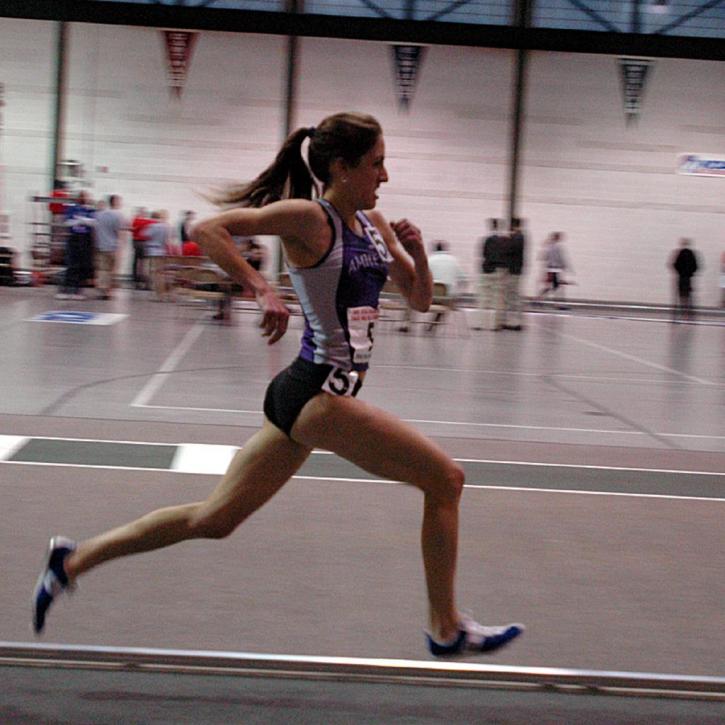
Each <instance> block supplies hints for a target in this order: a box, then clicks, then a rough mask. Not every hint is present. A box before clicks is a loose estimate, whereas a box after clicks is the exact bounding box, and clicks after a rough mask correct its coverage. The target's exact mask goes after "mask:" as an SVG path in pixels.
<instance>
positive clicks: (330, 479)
mask: <svg viewBox="0 0 725 725" xmlns="http://www.w3.org/2000/svg"><path fill="white" fill-rule="evenodd" d="M0 463H5V464H9V465H15V466H50V467H54V468H94V469H99V468H100V469H105V470H115V471H150V472H153V473H173V474H179V473H180V474H184V475H199V473H196V472H194V471H180V470H176V471H175V470H172V469H169V468H141V467H136V466H104V465H97V464H92V465H91V464H87V463H43V462H41V461H0ZM675 473H679V471H675ZM201 475H214V476H218V475H219V472H216V473H202V474H201ZM292 479H294V480H300V481H320V482H324V483H374V484H386V485H388V486H403V485H405V484H402V483H399V482H398V481H389V480H388V479H385V478H354V477H343V476H303V475H295V476H292ZM464 488H470V489H473V490H492V491H513V492H517V493H529V492H530V493H556V494H572V495H585V496H620V497H627V498H648V499H663V500H670V501H709V502H717V503H725V498H715V497H711V496H678V495H675V494H659V493H629V492H624V491H588V490H579V489H569V488H535V487H531V488H527V487H526V486H496V485H488V484H480V483H466V484H464Z"/></svg>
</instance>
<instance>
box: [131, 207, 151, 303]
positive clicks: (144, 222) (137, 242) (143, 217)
mask: <svg viewBox="0 0 725 725" xmlns="http://www.w3.org/2000/svg"><path fill="white" fill-rule="evenodd" d="M153 222H154V220H153V219H152V218H151V217H150V216H149V213H148V210H147V209H144V208H143V207H142V206H141V207H139V208H138V209H137V210H136V214H135V216H134V218H133V220H132V221H131V239H132V240H133V262H132V267H131V275H132V277H133V284H134V287H135V288H136V289H148V280H147V279H146V278H145V276H144V274H143V271H142V269H143V260H144V257H145V256H146V254H145V249H144V245H145V244H146V233H145V230H146V227H147V226H149V224H153Z"/></svg>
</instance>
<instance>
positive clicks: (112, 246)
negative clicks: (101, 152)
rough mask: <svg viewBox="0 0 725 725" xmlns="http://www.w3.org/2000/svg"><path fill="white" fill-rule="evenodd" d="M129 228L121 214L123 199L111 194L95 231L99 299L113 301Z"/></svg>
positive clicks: (101, 212)
mask: <svg viewBox="0 0 725 725" xmlns="http://www.w3.org/2000/svg"><path fill="white" fill-rule="evenodd" d="M128 228H129V225H128V222H127V221H126V219H125V218H124V216H123V214H122V213H121V197H120V196H118V194H111V196H109V197H108V207H107V208H105V209H104V210H103V211H100V212H98V213H97V214H96V225H95V227H94V229H93V236H94V241H95V247H96V254H95V264H96V288H97V290H98V298H99V299H102V300H110V299H111V292H112V290H113V287H114V275H115V272H116V266H117V264H116V262H117V259H118V249H119V244H120V240H121V234H122V233H123V232H124V231H125V230H127V229H128Z"/></svg>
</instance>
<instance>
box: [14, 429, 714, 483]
mask: <svg viewBox="0 0 725 725" xmlns="http://www.w3.org/2000/svg"><path fill="white" fill-rule="evenodd" d="M4 439H17V441H16V442H17V444H16V446H15V448H14V449H13V450H12V451H10V452H9V453H8V454H7V455H6V456H5V457H6V458H8V457H10V456H11V455H12V454H13V453H14V452H15V451H16V450H18V449H19V448H20V447H21V445H22V444H23V443H25V442H27V441H30V440H44V441H68V442H70V443H74V442H79V443H118V444H120V445H132V446H166V447H169V446H176V447H177V449H178V450H177V452H176V454H175V455H174V459H173V461H172V464H171V469H170V470H173V471H178V472H179V473H207V472H208V473H212V474H213V473H224V471H225V470H226V465H228V463H229V461H230V460H231V458H232V457H233V456H234V454H235V453H236V452H237V451H238V450H239V449H240V447H241V446H233V445H228V444H219V443H159V442H157V441H129V440H109V439H105V438H60V437H57V436H32V437H29V436H3V435H0V461H1V460H2V450H3V440H4ZM312 455H313V456H334V455H335V454H334V453H333V452H332V451H325V450H318V449H315V450H313V451H312ZM197 459H205V460H207V461H215V462H216V465H217V466H224V467H223V468H221V469H217V468H214V467H213V466H209V465H207V464H206V463H204V462H200V461H199V460H197ZM453 460H454V461H458V462H459V463H493V464H501V465H506V466H538V467H541V468H581V469H585V470H586V469H590V470H595V471H632V472H636V473H669V474H681V475H689V476H725V471H723V472H721V471H696V470H691V469H685V468H643V467H637V466H607V465H601V464H590V463H553V462H551V461H517V460H511V459H506V458H454V459H453ZM7 462H8V463H37V464H39V465H79V466H81V465H86V464H71V463H69V464H55V463H45V462H43V461H7ZM90 467H92V468H98V467H103V468H123V469H124V470H142V471H146V470H148V471H158V470H166V469H159V468H138V469H132V468H131V467H130V466H129V467H127V466H100V465H99V466H95V465H94V466H90ZM363 480H371V479H363Z"/></svg>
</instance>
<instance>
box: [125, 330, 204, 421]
mask: <svg viewBox="0 0 725 725" xmlns="http://www.w3.org/2000/svg"><path fill="white" fill-rule="evenodd" d="M203 331H204V326H203V325H202V324H201V323H197V324H196V325H194V327H192V328H191V329H190V330H189V331H188V332H187V333H186V335H184V337H183V338H182V340H181V342H180V343H179V344H178V345H177V346H176V347H175V348H174V349H173V350H172V351H171V352H170V353H169V355H168V357H167V358H166V360H164V362H163V363H162V364H161V367H160V368H159V369H158V371H157V372H156V373H154V374H153V375H152V376H151V378H150V380H149V381H148V382H147V383H146V385H144V387H143V388H141V390H140V391H139V393H138V395H137V396H136V397H135V398H134V399H133V401H132V403H131V407H132V408H137V407H139V406H141V405H144V404H145V403H147V402H148V401H149V400H151V398H153V396H154V395H156V393H157V392H158V390H159V389H160V388H161V386H162V385H163V384H164V382H166V378H167V377H168V375H169V373H171V372H173V371H174V369H175V368H176V366H177V365H178V364H179V363H180V362H181V360H182V359H183V358H184V356H185V355H186V353H187V352H189V350H190V349H191V346H192V345H193V344H194V343H195V342H196V340H197V339H198V338H199V336H200V335H201V333H202V332H203Z"/></svg>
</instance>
